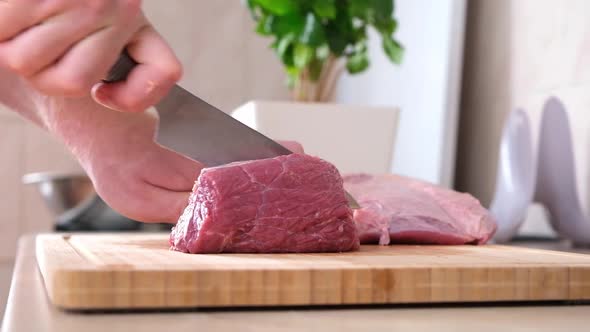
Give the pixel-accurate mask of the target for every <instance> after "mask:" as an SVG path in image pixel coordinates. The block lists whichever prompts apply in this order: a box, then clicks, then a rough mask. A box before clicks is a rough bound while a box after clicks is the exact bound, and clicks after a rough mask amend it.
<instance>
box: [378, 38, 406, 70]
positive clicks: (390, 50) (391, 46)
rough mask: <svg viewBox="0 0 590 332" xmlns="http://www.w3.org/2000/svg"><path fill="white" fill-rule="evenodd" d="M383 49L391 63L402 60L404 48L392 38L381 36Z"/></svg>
mask: <svg viewBox="0 0 590 332" xmlns="http://www.w3.org/2000/svg"><path fill="white" fill-rule="evenodd" d="M383 50H384V51H385V54H387V57H388V58H389V59H390V60H391V61H392V62H393V63H396V64H400V63H401V62H402V60H403V57H404V48H403V46H402V45H400V44H399V43H398V42H397V41H396V40H394V39H393V38H391V37H384V38H383Z"/></svg>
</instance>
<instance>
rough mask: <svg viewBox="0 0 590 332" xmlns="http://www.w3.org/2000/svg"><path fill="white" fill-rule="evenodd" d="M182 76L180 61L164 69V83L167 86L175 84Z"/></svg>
mask: <svg viewBox="0 0 590 332" xmlns="http://www.w3.org/2000/svg"><path fill="white" fill-rule="evenodd" d="M181 77H182V66H181V65H180V64H179V63H178V62H176V63H173V64H171V65H170V66H168V67H167V68H166V70H164V74H163V76H162V83H163V84H162V85H163V86H166V87H168V86H171V85H174V83H176V82H178V81H179V80H180V78H181Z"/></svg>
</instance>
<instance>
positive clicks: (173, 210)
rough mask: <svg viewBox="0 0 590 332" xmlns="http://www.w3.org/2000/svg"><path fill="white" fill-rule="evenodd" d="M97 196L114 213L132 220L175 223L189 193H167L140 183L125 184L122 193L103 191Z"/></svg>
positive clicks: (120, 191)
mask: <svg viewBox="0 0 590 332" xmlns="http://www.w3.org/2000/svg"><path fill="white" fill-rule="evenodd" d="M97 191H98V190H97ZM98 194H99V195H100V196H101V198H102V199H103V200H104V201H105V202H106V203H107V204H108V205H109V206H110V207H111V208H113V209H114V210H115V211H117V212H119V213H120V214H122V215H124V216H126V217H128V218H131V219H133V220H137V221H142V222H166V223H176V221H177V220H178V218H179V217H180V215H181V214H182V211H183V209H184V208H185V206H186V205H187V203H188V197H189V195H190V191H187V192H176V191H169V190H166V189H163V188H160V187H156V186H153V185H150V184H148V183H145V182H141V181H140V182H135V183H132V184H126V187H125V190H124V191H122V190H120V188H119V190H117V191H110V192H109V191H105V190H104V189H103V190H102V191H98Z"/></svg>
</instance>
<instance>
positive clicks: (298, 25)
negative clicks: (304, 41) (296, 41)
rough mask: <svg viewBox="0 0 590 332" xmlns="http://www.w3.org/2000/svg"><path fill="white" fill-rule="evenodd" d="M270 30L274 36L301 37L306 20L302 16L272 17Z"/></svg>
mask: <svg viewBox="0 0 590 332" xmlns="http://www.w3.org/2000/svg"><path fill="white" fill-rule="evenodd" d="M270 17H271V18H272V19H271V21H270V22H269V29H270V31H271V33H272V34H274V35H276V36H279V37H282V36H285V35H287V34H293V35H295V36H299V35H300V34H301V32H302V31H303V26H304V24H305V20H304V18H303V17H302V16H301V15H298V14H289V15H285V16H270Z"/></svg>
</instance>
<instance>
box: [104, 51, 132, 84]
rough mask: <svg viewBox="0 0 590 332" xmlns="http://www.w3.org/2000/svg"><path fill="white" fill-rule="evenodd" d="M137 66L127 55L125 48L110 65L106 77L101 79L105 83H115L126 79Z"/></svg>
mask: <svg viewBox="0 0 590 332" xmlns="http://www.w3.org/2000/svg"><path fill="white" fill-rule="evenodd" d="M135 66H137V62H136V61H135V60H133V58H132V57H131V56H130V55H129V53H128V52H127V50H125V51H123V53H121V55H120V56H119V59H118V60H117V62H116V63H115V64H114V65H113V67H111V70H109V73H108V74H107V77H106V78H105V79H104V80H103V82H105V83H116V82H120V81H124V80H126V79H127V75H129V73H130V72H131V71H132V70H133V68H135Z"/></svg>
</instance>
